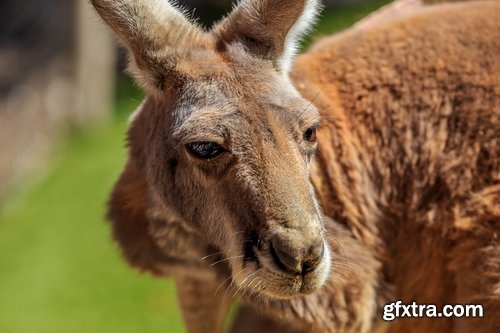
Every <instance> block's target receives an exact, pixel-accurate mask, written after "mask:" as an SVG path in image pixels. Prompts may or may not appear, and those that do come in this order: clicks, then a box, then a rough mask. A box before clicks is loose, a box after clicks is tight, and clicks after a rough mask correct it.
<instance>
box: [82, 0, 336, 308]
mask: <svg viewBox="0 0 500 333" xmlns="http://www.w3.org/2000/svg"><path fill="white" fill-rule="evenodd" d="M92 3H93V5H94V6H95V8H96V9H97V10H98V12H99V14H100V15H101V16H102V17H103V18H104V20H105V21H106V22H107V23H108V25H110V26H111V27H112V28H113V30H114V31H115V32H116V33H117V34H118V36H119V37H120V38H121V39H122V40H123V41H124V42H125V43H126V45H127V46H128V48H129V49H130V51H131V71H132V72H133V73H134V74H135V76H136V78H137V80H138V82H140V83H141V84H142V85H143V86H144V88H145V90H146V93H147V97H146V100H145V101H144V103H143V105H142V107H141V109H140V110H139V111H138V113H137V114H136V115H135V117H134V119H133V120H132V128H131V136H132V140H131V142H130V145H131V154H132V156H133V157H134V158H136V159H137V160H138V161H139V162H138V163H137V164H138V165H139V168H140V169H141V172H143V173H144V175H145V177H146V179H147V186H148V189H149V191H150V192H151V195H152V196H153V197H154V198H155V200H154V201H155V204H157V205H161V206H164V207H167V208H168V211H170V212H175V214H176V215H177V216H179V217H180V218H181V219H182V220H183V221H185V223H188V224H190V226H191V227H194V229H196V230H197V231H198V232H199V234H200V236H201V237H203V239H204V240H205V241H206V242H208V243H209V244H211V245H212V246H213V247H216V248H217V249H220V251H221V252H222V253H224V256H225V258H226V259H227V262H228V263H229V268H230V270H231V273H232V276H233V280H234V281H235V283H236V285H238V286H239V287H240V288H241V290H242V291H245V290H247V291H250V290H251V291H252V292H254V293H257V294H258V295H260V296H263V297H269V298H286V297H292V296H295V295H298V294H302V293H310V292H313V291H315V290H317V289H318V288H320V287H321V286H323V284H324V283H325V281H326V279H327V275H328V272H329V269H330V253H329V249H328V247H327V244H326V243H325V240H324V237H323V220H322V213H321V211H320V208H319V206H318V203H317V200H316V198H315V195H314V189H313V187H312V185H311V182H310V179H309V168H310V164H311V161H312V158H313V156H314V153H315V149H316V128H317V127H318V123H319V114H318V112H317V110H316V109H315V107H314V106H313V105H312V104H311V103H310V102H308V101H306V100H304V99H303V98H302V97H301V96H300V95H299V93H298V92H297V91H296V89H295V88H294V87H293V86H292V85H291V82H290V80H289V79H288V74H287V72H288V69H289V67H290V62H291V59H292V57H293V54H294V51H295V49H294V48H295V43H296V40H297V38H299V37H300V35H302V34H303V33H304V32H305V31H306V30H307V29H308V28H309V26H310V24H311V22H312V21H313V20H314V18H315V16H316V12H317V7H318V4H317V1H316V0H286V1H285V0H247V1H245V0H244V1H241V2H240V3H239V5H237V6H236V7H235V8H234V10H233V12H232V13H231V14H230V15H229V16H228V17H226V18H225V19H223V20H222V21H221V22H219V23H218V24H216V25H215V26H214V27H213V28H212V29H210V30H209V31H206V30H203V29H201V28H200V27H198V26H196V25H194V24H193V23H191V22H189V21H188V20H187V19H186V17H185V16H184V15H182V13H180V12H179V11H178V10H177V9H176V8H174V7H172V5H170V4H169V3H168V2H167V1H166V0H140V1H138V0H92ZM134 132H140V133H141V135H140V136H139V135H136V136H135V135H134ZM139 137H140V138H141V139H137V138H139ZM166 218H168V217H166Z"/></svg>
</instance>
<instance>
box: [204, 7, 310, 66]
mask: <svg viewBox="0 0 500 333" xmlns="http://www.w3.org/2000/svg"><path fill="white" fill-rule="evenodd" d="M318 12H319V1H318V0H242V1H241V2H240V3H239V4H238V5H237V6H236V7H235V8H234V9H233V11H232V12H231V13H230V14H229V15H228V16H227V17H226V18H225V19H223V20H222V21H221V22H220V23H218V24H217V25H216V26H215V27H214V28H213V31H215V32H216V33H217V34H219V35H220V36H221V38H222V39H223V40H224V41H225V42H227V43H233V42H239V43H242V44H243V45H245V47H246V48H247V50H248V51H249V52H250V53H252V54H254V55H256V56H258V57H261V58H264V59H268V60H271V61H273V63H274V64H275V66H276V68H277V69H278V70H280V71H281V72H283V73H285V74H286V73H288V70H289V68H290V65H291V61H292V58H293V56H294V55H295V53H296V49H297V43H298V41H299V39H300V37H302V36H303V35H304V34H305V33H306V32H307V31H308V30H309V29H310V28H311V26H312V25H313V23H314V21H315V19H316V17H317V15H318Z"/></svg>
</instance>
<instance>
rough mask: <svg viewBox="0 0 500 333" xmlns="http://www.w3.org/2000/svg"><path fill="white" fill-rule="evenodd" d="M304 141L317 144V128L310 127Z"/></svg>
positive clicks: (305, 133)
mask: <svg viewBox="0 0 500 333" xmlns="http://www.w3.org/2000/svg"><path fill="white" fill-rule="evenodd" d="M304 140H306V141H309V142H316V128H314V127H309V128H308V129H307V130H306V131H305V132H304Z"/></svg>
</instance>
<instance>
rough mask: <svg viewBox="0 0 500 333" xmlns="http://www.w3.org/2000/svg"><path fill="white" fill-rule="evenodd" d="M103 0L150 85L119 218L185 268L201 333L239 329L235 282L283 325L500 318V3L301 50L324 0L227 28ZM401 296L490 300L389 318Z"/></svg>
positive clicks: (368, 327)
mask: <svg viewBox="0 0 500 333" xmlns="http://www.w3.org/2000/svg"><path fill="white" fill-rule="evenodd" d="M91 2H92V4H93V6H94V7H95V9H96V10H97V12H98V13H99V14H100V16H101V17H102V18H103V19H104V21H105V22H106V23H107V24H108V25H109V26H110V27H111V28H112V29H113V30H114V31H115V33H116V34H117V35H118V37H119V38H120V39H121V40H122V41H123V42H124V44H125V45H126V46H127V47H128V49H129V50H130V55H131V61H130V72H131V73H132V74H133V75H134V77H135V78H136V80H137V82H139V83H140V84H141V85H142V86H143V87H144V90H145V92H146V98H145V100H144V101H143V103H142V105H141V106H140V107H139V109H138V110H137V111H136V112H135V113H134V115H133V117H132V118H131V123H130V129H129V132H128V143H129V159H128V162H127V164H126V166H125V170H124V171H123V173H122V175H121V176H120V178H119V180H118V182H117V184H116V186H115V188H114V190H113V193H112V195H111V199H110V202H109V211H108V217H109V220H110V221H111V222H112V224H111V225H112V229H113V235H114V237H115V239H116V241H117V242H118V244H119V245H120V247H121V250H122V253H123V255H124V257H125V258H126V260H127V261H128V262H129V263H130V264H131V265H132V266H133V267H135V268H137V269H139V270H141V271H144V272H150V273H152V274H155V275H158V276H161V277H165V276H171V277H173V278H174V280H175V282H176V287H177V292H178V298H179V302H180V306H181V309H182V312H183V317H184V320H185V324H186V328H187V330H188V331H189V332H191V333H201V332H221V331H222V330H223V322H224V318H225V316H226V313H227V311H228V309H229V307H230V306H231V304H232V303H233V299H234V296H235V295H240V296H241V297H242V299H243V300H244V301H245V303H246V304H249V305H251V306H252V308H254V309H257V310H259V311H261V312H262V316H259V315H258V314H257V313H255V312H252V311H253V310H251V309H250V308H244V309H245V311H247V313H248V315H249V316H253V317H252V318H251V319H250V321H255V322H258V321H259V320H267V321H268V324H266V325H267V326H266V327H267V328H266V329H268V330H269V332H271V331H272V330H273V329H276V328H277V327H281V328H282V329H281V331H282V332H283V331H287V332H291V331H297V332H375V331H377V332H440V333H441V332H445V333H446V332H479V333H486V332H488V333H491V332H495V331H500V244H499V243H500V240H499V237H500V236H499V235H500V157H499V153H500V141H499V137H500V107H499V105H500V75H499V73H500V20H498V17H497V16H498V15H496V14H495V13H499V12H500V3H498V2H494V1H489V2H488V1H484V2H483V1H478V2H473V3H463V4H462V3H459V4H445V5H436V6H431V7H429V8H425V9H422V10H419V11H418V12H417V13H415V14H412V15H404V17H400V18H398V19H395V20H392V21H389V22H380V23H377V24H376V25H374V26H370V29H365V30H363V29H353V30H351V31H347V32H345V33H342V34H339V35H336V36H333V37H329V38H326V39H324V40H322V41H320V42H318V43H317V44H316V45H315V46H314V47H313V48H312V49H311V50H310V51H308V52H307V53H306V54H304V55H302V56H300V57H298V58H297V59H295V61H294V56H295V53H296V45H297V43H298V41H299V40H300V38H301V37H302V36H303V35H304V34H305V33H307V32H308V30H309V29H310V27H311V26H312V24H313V23H314V21H315V18H316V17H317V13H318V9H319V4H318V1H316V0H288V1H284V0H242V1H240V2H239V3H238V5H236V6H235V7H234V9H233V11H232V12H231V13H230V14H229V15H228V16H227V17H225V18H224V19H222V20H221V21H220V22H218V23H216V24H215V25H214V26H213V27H212V28H211V29H209V30H206V29H203V28H201V27H199V26H197V25H196V24H195V23H193V22H191V21H190V20H189V18H188V16H187V15H186V14H185V13H182V11H181V10H179V9H178V8H176V7H174V6H173V5H172V4H170V3H169V2H168V1H166V0H91ZM395 300H402V301H403V302H405V303H410V302H412V301H416V302H418V303H420V304H436V305H438V306H442V305H444V304H447V303H451V304H481V305H483V306H484V317H483V318H456V319H450V318H441V319H437V318H404V319H401V320H395V321H393V322H390V323H385V324H384V323H383V321H382V309H383V307H384V304H386V303H390V302H393V301H395ZM246 309H250V310H246ZM247 322H248V317H247ZM237 325H238V323H237ZM283 327H288V328H283Z"/></svg>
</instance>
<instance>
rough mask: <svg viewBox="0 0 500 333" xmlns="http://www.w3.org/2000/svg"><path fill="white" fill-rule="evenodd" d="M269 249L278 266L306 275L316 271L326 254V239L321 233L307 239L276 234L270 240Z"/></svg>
mask: <svg viewBox="0 0 500 333" xmlns="http://www.w3.org/2000/svg"><path fill="white" fill-rule="evenodd" d="M269 249H270V252H271V256H272V257H273V260H274V262H275V264H276V266H278V268H280V269H281V270H283V271H285V272H287V273H289V274H294V275H306V274H307V273H309V272H312V271H314V270H315V269H316V268H317V267H318V266H319V264H320V263H321V261H322V260H323V257H324V254H325V245H324V241H323V238H322V237H321V236H320V235H319V236H318V237H315V238H314V239H312V240H307V241H301V240H296V239H294V237H287V236H283V235H276V236H274V237H273V238H272V239H271V240H270V244H269Z"/></svg>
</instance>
